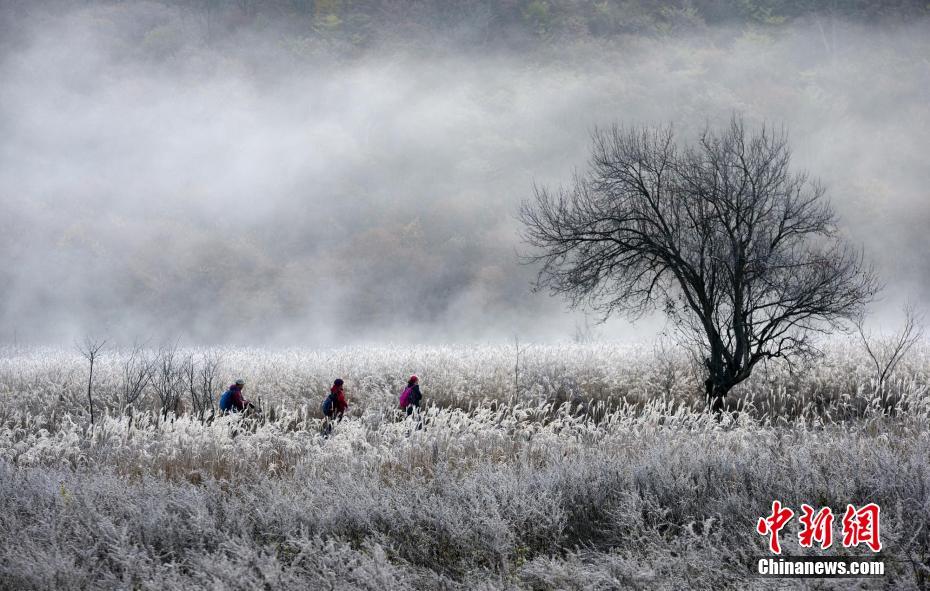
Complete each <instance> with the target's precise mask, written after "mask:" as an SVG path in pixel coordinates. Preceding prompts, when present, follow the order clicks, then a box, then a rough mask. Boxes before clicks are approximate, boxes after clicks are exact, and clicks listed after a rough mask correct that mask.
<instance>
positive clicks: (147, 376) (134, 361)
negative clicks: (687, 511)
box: [119, 344, 155, 412]
mask: <svg viewBox="0 0 930 591" xmlns="http://www.w3.org/2000/svg"><path fill="white" fill-rule="evenodd" d="M154 366H155V360H154V359H152V358H151V357H150V356H149V355H147V354H146V351H145V347H144V346H143V345H140V344H135V345H133V346H132V348H131V349H130V350H129V353H128V355H127V356H126V357H125V358H123V361H122V364H121V368H120V369H121V374H122V375H121V376H120V377H121V378H122V379H121V383H120V401H119V404H120V410H121V411H122V412H125V411H126V409H127V408H128V407H129V406H130V405H133V404H135V403H136V400H138V399H139V398H140V397H141V396H142V394H143V393H144V392H145V389H146V388H147V387H148V385H149V383H151V381H152V371H153V369H154Z"/></svg>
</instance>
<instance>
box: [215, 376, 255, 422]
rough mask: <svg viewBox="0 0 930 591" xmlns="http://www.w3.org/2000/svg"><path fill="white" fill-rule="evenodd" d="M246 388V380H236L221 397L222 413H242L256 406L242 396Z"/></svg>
mask: <svg viewBox="0 0 930 591" xmlns="http://www.w3.org/2000/svg"><path fill="white" fill-rule="evenodd" d="M244 387H245V380H236V383H235V384H233V385H231V386H230V387H229V388H228V389H227V390H226V391H225V392H223V395H222V396H220V412H222V413H223V414H229V413H231V412H242V411H244V410H246V409H248V408H255V406H254V405H253V404H252V403H251V402H249V401H248V400H246V399H245V398H244V397H243V396H242V389H243V388H244Z"/></svg>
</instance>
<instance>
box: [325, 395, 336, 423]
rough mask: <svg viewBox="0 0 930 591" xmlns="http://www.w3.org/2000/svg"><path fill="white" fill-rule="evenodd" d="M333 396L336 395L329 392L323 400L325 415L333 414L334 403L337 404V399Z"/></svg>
mask: <svg viewBox="0 0 930 591" xmlns="http://www.w3.org/2000/svg"><path fill="white" fill-rule="evenodd" d="M333 398H334V396H333V395H332V394H329V395H328V396H327V397H326V398H325V399H324V400H323V416H325V417H331V416H333V405H334V404H335V400H334V399H333Z"/></svg>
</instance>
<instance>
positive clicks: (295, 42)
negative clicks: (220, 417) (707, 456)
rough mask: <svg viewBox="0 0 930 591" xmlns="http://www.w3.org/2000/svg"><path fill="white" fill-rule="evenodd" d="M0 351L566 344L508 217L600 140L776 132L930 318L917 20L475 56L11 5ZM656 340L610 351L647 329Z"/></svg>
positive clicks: (927, 33) (1, 75)
mask: <svg viewBox="0 0 930 591" xmlns="http://www.w3.org/2000/svg"><path fill="white" fill-rule="evenodd" d="M0 10H2V11H3V20H2V28H0V34H2V35H3V40H2V41H0V52H2V53H0V249H2V253H3V257H2V259H0V341H7V342H9V341H12V340H14V339H16V340H18V341H20V342H69V341H70V340H72V339H74V338H75V337H77V336H78V335H84V334H98V335H103V334H106V335H112V336H113V337H114V338H116V339H122V340H131V339H145V338H156V339H157V338H182V339H184V340H185V341H187V342H193V343H220V342H230V343H254V344H313V345H318V344H330V345H338V344H344V343H354V342H363V341H379V340H381V341H384V340H389V341H393V342H439V341H476V340H478V341H480V340H499V339H509V338H513V337H514V336H515V335H519V336H520V337H521V338H526V339H537V340H557V339H568V338H572V336H573V335H574V334H575V333H576V332H577V331H578V327H580V326H583V325H584V323H585V322H586V321H589V320H590V321H593V320H594V319H593V318H592V319H587V318H586V317H585V316H584V315H583V313H582V312H580V311H574V312H573V311H570V310H568V309H567V306H566V304H565V302H563V301H561V300H559V299H557V298H552V297H550V296H549V295H548V294H546V293H534V292H533V291H532V281H533V279H534V277H535V269H534V268H533V267H532V266H531V265H524V264H521V262H520V257H519V255H520V254H521V252H522V251H523V249H524V247H523V245H522V244H521V243H520V235H519V233H520V228H519V226H518V222H517V221H516V219H515V213H516V211H517V208H518V207H519V204H520V202H521V200H523V199H526V198H528V197H530V196H531V194H532V190H533V185H534V183H536V184H550V185H552V184H558V183H560V182H566V181H568V180H569V179H570V176H571V174H572V173H573V171H575V170H576V169H578V170H583V168H584V165H585V162H586V160H587V152H588V145H589V140H590V133H591V131H592V130H593V129H594V128H595V127H596V126H599V125H607V124H610V123H613V122H620V123H623V124H628V125H641V124H666V123H672V124H673V125H675V127H676V128H677V129H678V130H680V131H681V132H682V133H684V134H686V135H687V134H689V133H694V132H696V131H698V130H700V129H702V128H703V127H705V126H707V125H716V124H719V123H721V122H724V121H726V120H727V119H728V118H729V117H730V116H731V115H732V113H734V112H739V113H742V114H743V115H744V116H745V117H746V119H747V121H749V122H752V123H754V124H759V123H762V122H767V123H770V124H774V125H779V126H780V125H784V126H785V127H786V128H787V129H788V131H789V133H790V137H791V144H792V147H793V149H794V164H795V167H796V168H797V169H806V170H808V171H809V172H810V173H811V174H812V175H814V176H817V177H819V178H821V179H822V180H823V181H824V182H825V184H826V185H827V186H828V188H829V190H828V195H829V197H830V198H831V200H832V202H833V205H834V207H835V209H836V210H837V212H838V214H839V215H840V217H841V219H842V221H843V224H844V225H843V231H844V232H845V233H847V234H848V235H849V237H850V239H851V240H852V241H853V242H855V243H856V244H860V245H862V247H863V248H864V249H865V252H866V253H867V255H868V256H869V258H870V259H871V260H872V261H873V262H874V263H875V265H876V267H877V269H878V270H879V271H880V273H881V275H882V277H883V279H884V280H885V282H886V284H887V287H886V290H885V299H884V300H883V301H882V302H879V304H878V306H877V307H876V312H877V313H878V314H879V316H881V315H883V314H890V312H888V310H893V309H894V307H895V306H897V304H898V302H900V301H901V300H903V299H912V300H916V301H918V302H921V303H924V302H926V300H927V299H928V297H930V273H928V271H930V258H928V257H927V256H926V254H925V253H926V252H927V250H928V247H930V233H928V232H927V230H926V228H927V224H928V222H930V198H928V197H930V194H928V187H930V167H928V166H927V162H926V159H927V156H926V154H928V153H930V59H928V57H927V56H930V26H928V23H927V21H926V20H925V19H915V20H911V21H910V22H906V23H902V22H897V23H889V22H880V23H876V24H867V23H862V22H852V21H845V20H842V19H837V18H831V19H821V18H814V17H812V18H810V19H799V20H798V21H797V22H794V23H790V24H786V25H783V26H780V27H770V28H765V27H745V26H739V27H738V26H736V25H733V24H728V23H720V24H713V25H706V24H705V25H703V26H699V27H690V28H688V29H687V30H682V31H680V32H673V34H666V35H626V36H620V37H617V38H612V39H610V40H602V39H570V40H566V39H560V38H554V39H551V40H549V41H547V42H546V43H541V44H540V43H537V44H527V43H523V42H513V41H512V40H510V41H509V42H506V43H483V44H478V43H474V42H473V41H474V40H475V39H476V38H484V34H483V33H482V32H481V30H480V27H478V25H475V24H473V23H472V24H469V23H466V24H464V25H461V26H457V27H452V28H450V29H448V31H452V33H449V34H448V35H445V34H443V35H438V34H437V35H435V36H433V37H423V38H420V37H417V38H416V39H412V38H411V37H408V36H405V35H404V32H403V31H400V32H398V31H389V32H385V33H384V34H383V35H380V36H378V37H377V39H375V40H374V41H372V42H370V43H368V44H365V45H363V46H351V47H349V48H348V49H347V48H346V47H343V46H342V45H339V44H333V45H331V46H325V47H322V48H321V47H320V46H319V45H318V44H319V43H322V42H321V41H319V39H318V38H317V37H313V36H307V37H300V36H296V37H295V36H294V35H293V34H290V33H288V29H287V25H286V23H280V22H277V21H275V20H273V19H272V20H268V19H259V18H254V19H251V20H242V21H241V22H240V21H235V22H233V23H230V22H229V21H228V20H226V21H221V22H219V23H217V22H213V21H211V20H208V19H206V17H205V13H202V12H198V11H196V10H188V9H183V8H181V7H179V6H176V5H173V4H161V3H155V2H123V3H108V2H100V3H95V2H88V3H81V4H80V5H78V6H71V5H67V4H64V5H63V4H55V5H51V4H50V5H47V6H43V5H38V4H37V5H30V4H21V3H9V4H6V5H4V4H0ZM661 326H662V321H661V320H660V319H656V318H647V319H644V320H642V321H640V322H638V323H636V324H629V323H628V322H625V321H616V322H611V323H608V324H606V325H604V326H602V327H600V328H598V329H597V330H599V331H601V332H602V333H603V334H604V336H608V337H610V338H618V339H625V338H629V339H635V338H638V337H640V336H642V335H647V334H651V333H653V332H655V331H656V330H658V329H661Z"/></svg>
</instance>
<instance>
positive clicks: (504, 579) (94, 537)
mask: <svg viewBox="0 0 930 591" xmlns="http://www.w3.org/2000/svg"><path fill="white" fill-rule="evenodd" d="M507 351H508V349H507V348H506V347H486V348H475V349H468V348H444V349H443V348H436V349H427V348H422V349H413V350H406V351H395V350H394V349H392V348H387V347H385V348H368V349H345V350H339V351H330V352H312V351H279V352H267V351H243V350H236V351H227V352H226V355H225V357H224V363H225V364H226V365H225V367H226V369H227V371H228V372H229V375H228V376H227V377H228V378H232V377H233V375H234V374H233V373H232V372H233V371H235V372H236V373H235V375H245V377H246V379H247V380H249V387H250V388H252V389H253V392H254V394H253V396H256V395H258V396H261V397H262V399H263V401H264V403H265V410H266V412H265V413H264V414H263V415H262V416H260V417H252V418H249V417H242V416H231V417H218V418H216V419H215V420H213V421H212V422H201V421H199V420H197V419H196V418H195V417H192V416H190V415H181V416H171V418H170V420H168V421H167V422H165V421H162V420H160V416H159V415H157V413H156V412H155V409H154V408H139V409H136V410H135V411H134V412H133V413H132V415H131V416H129V415H128V414H127V413H123V412H121V411H119V410H118V409H116V408H110V409H109V411H108V412H107V413H106V414H105V415H104V417H103V418H102V419H99V420H98V422H97V424H96V425H95V426H94V427H93V428H91V427H90V426H89V421H88V420H87V417H85V416H84V415H83V412H84V411H83V409H82V408H81V406H80V398H74V399H72V398H71V393H70V391H69V386H68V384H67V381H66V376H67V375H68V372H69V371H73V372H75V373H78V372H80V371H81V369H80V364H78V363H77V362H76V359H75V358H74V357H73V356H72V355H70V354H69V353H65V352H51V351H43V352H35V351H31V352H15V351H12V352H11V351H7V355H6V357H5V358H3V359H2V361H0V376H2V381H0V383H2V384H3V387H4V389H5V391H4V393H3V394H2V396H3V399H4V400H5V401H7V402H8V403H7V404H5V405H4V406H3V410H2V412H0V588H4V589H59V588H88V589H91V588H92V589H100V588H104V589H195V588H196V589H203V588H211V589H225V588H242V589H255V588H272V589H288V588H293V589H307V588H320V589H337V588H338V589H357V588H362V589H368V588H370V589H406V588H414V589H436V588H448V589H474V588H486V589H623V588H630V589H654V588H665V589H681V588H745V587H752V586H756V587H760V588H761V587H764V585H763V583H764V582H765V581H763V580H761V579H756V578H754V577H753V576H752V571H751V568H752V561H751V557H752V556H753V555H758V554H763V553H764V552H765V539H764V538H762V537H761V536H759V535H758V534H756V533H755V528H754V526H755V520H756V519H757V518H758V517H760V516H762V515H764V514H766V513H767V512H768V509H769V507H770V505H771V502H772V500H773V499H778V500H781V501H782V502H783V503H785V504H787V505H789V506H794V507H799V506H800V504H801V503H808V504H812V505H817V506H830V507H832V508H833V509H834V511H835V512H838V511H841V510H842V509H843V508H845V505H846V503H853V504H864V503H867V502H876V503H878V504H879V505H880V506H881V507H882V510H883V512H882V523H881V525H882V539H883V543H884V545H885V551H884V558H885V559H886V568H887V570H888V574H887V576H886V577H885V578H883V579H876V580H870V581H869V580H861V581H851V580H844V579H836V580H820V581H818V582H816V584H814V583H813V582H812V581H808V582H805V581H787V582H785V583H786V585H785V586H786V587H789V588H790V587H791V586H792V585H793V586H795V587H797V588H804V587H807V586H808V585H809V584H810V585H813V586H815V587H816V588H824V589H828V588H836V589H841V588H848V586H849V584H850V583H851V582H852V583H855V584H856V585H858V586H859V587H860V588H869V587H871V588H902V589H926V588H927V586H928V584H930V583H928V582H930V431H928V421H930V407H928V404H927V401H926V396H923V394H922V392H923V391H924V390H923V388H924V387H925V386H924V374H923V373H922V372H923V367H925V364H924V362H925V360H926V352H925V351H920V352H918V353H917V355H915V356H914V357H912V358H911V360H910V364H909V365H907V366H906V367H904V368H902V370H901V372H900V373H899V374H898V378H897V379H896V381H894V382H893V384H891V387H890V388H889V390H888V391H885V392H875V391H870V389H869V388H870V386H869V383H868V381H867V380H868V377H867V376H868V372H867V371H865V370H864V369H860V368H861V367H862V366H861V365H860V364H859V360H858V359H857V358H856V357H855V355H854V350H853V349H852V348H851V347H850V348H846V349H842V348H837V349H835V350H834V352H835V351H840V352H842V353H844V354H845V355H846V356H845V357H842V356H840V355H839V354H835V355H834V356H832V357H830V358H828V359H832V360H833V361H831V362H830V364H825V365H822V366H820V367H819V368H817V369H813V370H811V371H809V372H807V373H801V372H796V373H793V374H792V373H789V372H787V371H786V370H783V369H779V370H778V371H776V370H774V368H772V369H771V371H770V372H769V374H767V375H766V374H765V373H762V374H760V375H759V376H757V379H755V380H754V381H753V382H752V383H751V384H748V385H747V386H746V388H744V390H743V391H742V393H741V394H742V400H743V402H741V403H740V405H741V407H740V410H739V411H738V412H730V413H726V414H724V415H723V417H721V418H720V419H719V420H718V419H717V418H715V417H714V416H712V415H709V414H707V413H705V412H703V410H702V409H701V408H700V405H699V404H698V403H699V398H698V397H697V395H696V394H695V393H694V392H693V391H692V386H694V378H693V377H690V378H689V377H688V372H689V367H688V364H687V363H686V362H684V361H678V362H675V363H671V364H670V363H669V362H668V360H667V359H664V358H661V357H657V356H655V355H654V354H653V353H652V352H651V351H649V350H647V349H636V348H632V349H629V348H620V347H616V348H612V347H596V346H566V347H535V348H531V349H530V350H529V352H528V353H527V355H526V358H525V366H524V367H522V368H521V372H520V373H521V384H520V386H519V387H520V390H519V391H514V384H513V374H512V373H511V374H507V371H508V370H509V371H511V372H512V371H513V367H512V363H510V362H511V361H512V358H511V359H509V360H508V359H507V358H506V353H507ZM39 353H41V354H39ZM116 362H117V361H116V356H115V355H113V356H112V357H111V358H110V361H107V358H104V359H103V361H102V365H101V373H100V376H101V382H100V384H101V391H100V394H99V396H98V397H99V398H101V399H104V400H106V399H107V398H108V397H107V396H106V388H108V387H115V386H114V384H116V381H117V377H116V376H117V373H116V371H115V367H116ZM108 364H112V367H111V366H110V365H108ZM108 368H109V369H108ZM231 368H234V369H231ZM657 368H664V369H662V371H666V372H667V371H672V372H675V373H674V375H675V379H674V380H668V379H667V377H668V376H667V375H662V374H661V373H660V371H659V370H658V369H657ZM413 371H416V372H418V373H419V374H420V375H421V378H422V379H423V383H424V393H425V395H426V396H427V397H428V398H429V399H430V400H431V401H432V406H431V407H430V408H428V409H427V410H426V412H425V413H424V428H423V429H422V430H417V429H416V422H415V421H413V420H410V419H406V420H405V419H402V417H400V416H399V415H398V414H396V413H395V412H394V409H393V400H394V396H395V395H396V392H395V390H396V389H397V388H396V386H397V384H398V383H399V382H402V380H403V378H404V377H406V374H409V373H410V372H413ZM678 372H680V373H678ZM63 376H64V377H63ZM333 376H341V377H344V378H345V379H346V380H347V383H348V385H349V386H350V389H349V397H350V402H352V403H353V410H352V416H351V417H349V418H347V419H346V420H344V421H342V422H341V423H339V424H338V425H336V428H335V430H334V431H333V433H332V435H331V436H329V437H328V438H323V437H321V436H320V418H319V416H318V414H317V413H318V406H319V404H318V403H319V399H321V398H322V394H320V393H319V391H320V390H322V389H323V388H324V387H325V386H326V385H327V383H328V382H329V380H330V379H331V377H333ZM508 378H509V379H508ZM857 379H858V380H859V381H856V380H857ZM79 381H80V380H78V382H79ZM75 388H76V389H77V391H78V392H79V389H80V386H79V385H76V386H75ZM495 388H496V389H495ZM890 396H894V400H895V404H894V405H893V406H889V405H888V404H887V401H888V400H889V399H891V398H890ZM256 397H257V396H256ZM882 399H884V401H882ZM876 400H878V401H879V402H876ZM150 403H151V401H150ZM272 408H273V409H274V413H272V412H271V409H272ZM272 414H273V416H272ZM794 526H796V523H792V524H791V525H790V526H789V529H788V531H786V532H785V533H784V534H783V536H782V544H783V546H784V547H785V549H786V550H785V552H786V553H788V554H805V553H813V554H822V553H824V552H811V551H809V550H805V549H801V548H799V547H798V545H797V537H796V535H795V534H796V527H795V529H794V530H792V527H794ZM837 546H838V545H835V546H834V548H831V549H830V550H829V551H828V552H825V553H826V554H843V553H853V552H860V553H861V550H852V549H850V550H844V549H842V548H841V547H837ZM788 583H790V584H788Z"/></svg>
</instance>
